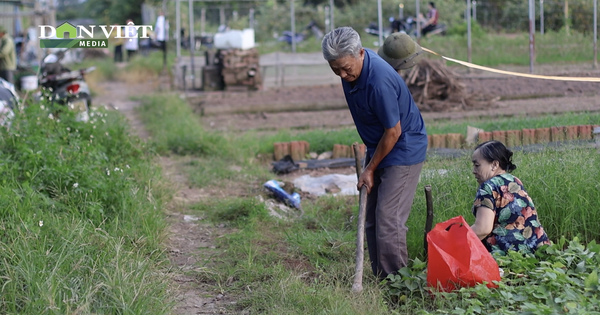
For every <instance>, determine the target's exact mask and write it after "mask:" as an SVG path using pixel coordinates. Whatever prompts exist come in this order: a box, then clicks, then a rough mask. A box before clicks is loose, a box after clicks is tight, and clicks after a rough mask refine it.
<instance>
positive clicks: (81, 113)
mask: <svg viewBox="0 0 600 315" xmlns="http://www.w3.org/2000/svg"><path fill="white" fill-rule="evenodd" d="M91 106H92V98H91V97H90V96H89V95H87V94H85V93H84V94H79V95H78V96H77V97H74V98H71V99H70V100H69V109H71V110H73V111H75V112H76V116H75V120H76V121H82V122H88V121H89V120H90V107H91Z"/></svg>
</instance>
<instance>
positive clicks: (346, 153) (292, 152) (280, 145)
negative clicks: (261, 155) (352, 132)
mask: <svg viewBox="0 0 600 315" xmlns="http://www.w3.org/2000/svg"><path fill="white" fill-rule="evenodd" d="M359 150H362V151H363V152H364V151H366V150H367V146H365V145H364V144H359ZM309 153H310V144H309V143H308V142H306V141H291V142H276V143H273V158H274V159H275V161H279V160H281V159H282V158H283V157H284V156H286V155H289V156H291V157H292V159H293V160H294V161H302V160H306V159H310V157H309ZM331 158H332V159H339V158H354V151H352V147H351V146H349V145H343V144H334V145H333V150H332V152H331Z"/></svg>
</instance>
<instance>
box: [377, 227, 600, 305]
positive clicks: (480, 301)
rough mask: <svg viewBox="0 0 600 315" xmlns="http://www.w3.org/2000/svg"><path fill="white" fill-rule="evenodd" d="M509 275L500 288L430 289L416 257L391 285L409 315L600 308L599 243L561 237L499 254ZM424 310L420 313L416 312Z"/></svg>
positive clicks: (422, 263) (393, 294) (481, 286)
mask: <svg viewBox="0 0 600 315" xmlns="http://www.w3.org/2000/svg"><path fill="white" fill-rule="evenodd" d="M495 258H496V260H497V262H498V265H499V266H500V267H501V268H502V269H503V270H504V274H505V276H504V277H503V278H502V280H501V281H500V282H497V284H498V288H495V289H490V288H488V287H487V286H486V285H484V284H480V285H477V286H475V287H472V288H461V289H459V290H457V291H454V292H448V293H445V292H430V290H429V288H427V283H426V263H424V262H421V261H420V260H418V259H416V260H414V261H413V262H411V264H410V265H409V266H408V267H405V268H402V269H401V270H400V273H399V274H398V275H394V276H389V277H388V279H387V285H388V286H389V288H390V294H391V297H392V298H393V300H394V301H395V302H394V304H395V307H397V308H398V309H399V310H400V311H401V312H403V313H408V314H415V313H418V314H594V313H596V312H597V311H598V303H599V302H600V301H599V300H598V289H599V285H598V283H599V282H598V273H597V270H598V266H599V265H600V246H599V245H598V244H596V242H595V241H592V242H590V243H589V244H588V245H587V246H584V245H582V244H581V241H580V240H579V239H578V238H573V240H571V241H567V239H566V238H564V237H563V238H560V240H558V242H557V243H555V244H553V245H545V246H544V247H542V248H540V249H538V251H537V252H536V254H535V256H533V255H528V256H524V255H523V254H520V253H518V252H509V253H508V255H507V256H498V257H495ZM417 310H419V311H417Z"/></svg>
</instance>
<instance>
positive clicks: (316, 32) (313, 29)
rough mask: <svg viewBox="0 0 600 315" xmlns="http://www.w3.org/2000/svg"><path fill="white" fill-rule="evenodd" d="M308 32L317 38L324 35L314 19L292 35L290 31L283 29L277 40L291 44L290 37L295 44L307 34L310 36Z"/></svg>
mask: <svg viewBox="0 0 600 315" xmlns="http://www.w3.org/2000/svg"><path fill="white" fill-rule="evenodd" d="M308 30H310V33H308ZM310 34H312V35H313V36H314V37H316V38H317V39H319V40H320V39H322V38H323V36H324V35H323V31H321V29H320V28H319V27H318V26H317V23H316V22H315V21H312V22H310V23H309V24H308V25H307V26H306V27H304V29H303V31H302V32H299V33H296V34H295V36H293V34H292V32H290V31H283V33H282V35H281V36H279V37H278V38H277V40H278V41H280V42H286V43H288V44H290V45H291V44H292V38H294V41H295V42H296V44H297V43H300V42H302V41H304V40H305V39H306V38H307V37H308V36H310Z"/></svg>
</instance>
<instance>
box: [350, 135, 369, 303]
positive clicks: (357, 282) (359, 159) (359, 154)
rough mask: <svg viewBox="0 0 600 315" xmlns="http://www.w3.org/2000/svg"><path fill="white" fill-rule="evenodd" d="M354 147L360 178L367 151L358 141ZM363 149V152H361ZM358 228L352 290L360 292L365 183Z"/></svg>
mask: <svg viewBox="0 0 600 315" xmlns="http://www.w3.org/2000/svg"><path fill="white" fill-rule="evenodd" d="M352 148H353V149H354V158H355V161H356V176H357V177H359V178H360V174H361V173H362V171H363V165H362V161H363V158H364V155H365V152H364V151H362V150H361V149H360V146H359V145H358V143H356V142H355V143H354V144H352ZM361 151H362V152H361ZM358 200H359V201H358V229H357V232H356V233H357V234H356V268H355V270H354V283H352V292H353V293H360V292H362V290H363V286H362V278H363V262H364V258H365V219H366V215H367V187H366V186H365V185H363V186H362V187H361V188H360V195H359V199H358Z"/></svg>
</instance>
